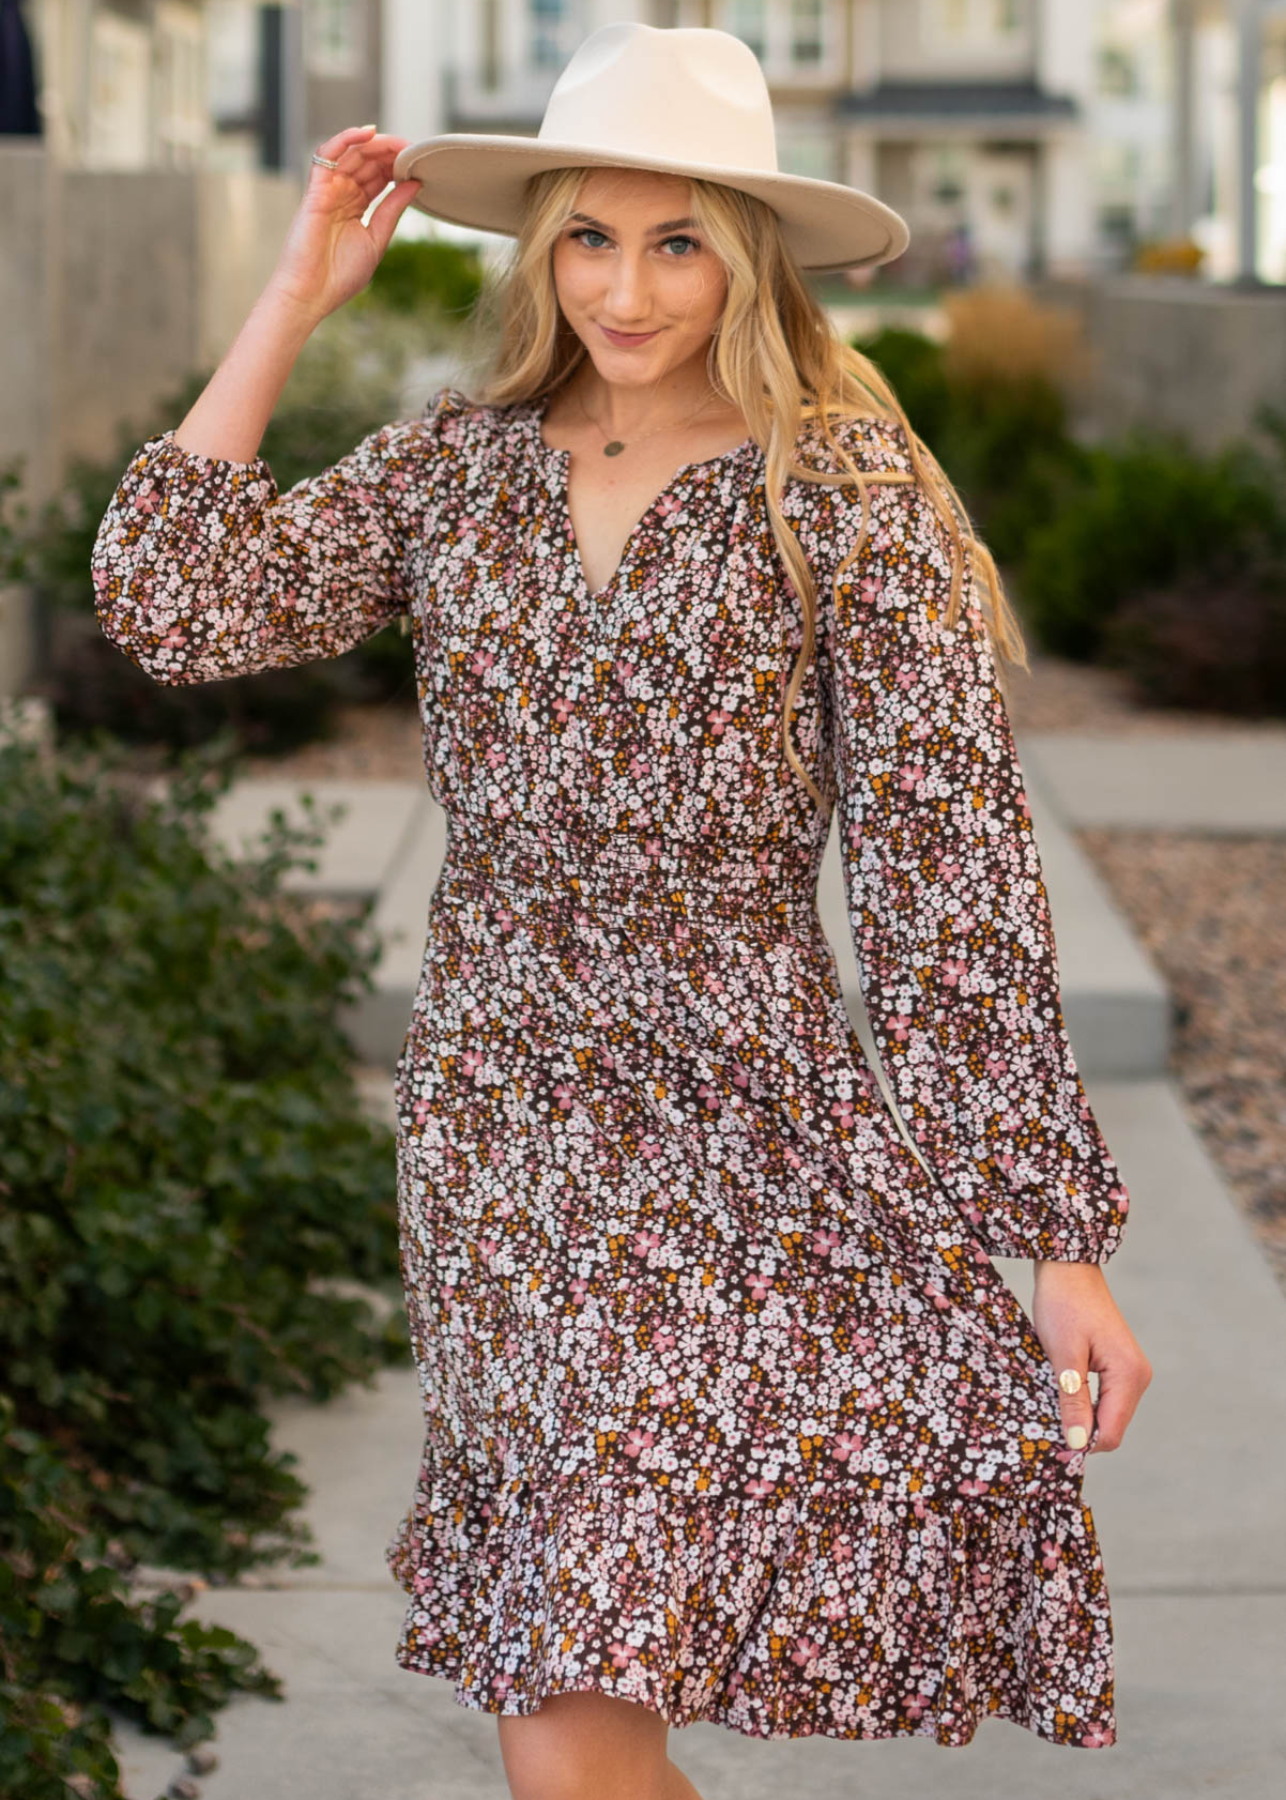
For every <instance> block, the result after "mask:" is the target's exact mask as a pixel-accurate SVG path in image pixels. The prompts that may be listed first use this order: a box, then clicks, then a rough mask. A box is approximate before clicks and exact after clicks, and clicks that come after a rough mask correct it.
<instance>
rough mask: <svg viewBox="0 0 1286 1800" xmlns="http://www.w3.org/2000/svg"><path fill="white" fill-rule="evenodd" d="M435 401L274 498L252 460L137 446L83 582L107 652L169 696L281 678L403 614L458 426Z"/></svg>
mask: <svg viewBox="0 0 1286 1800" xmlns="http://www.w3.org/2000/svg"><path fill="white" fill-rule="evenodd" d="M460 399H461V396H459V395H458V394H457V393H456V392H455V390H453V389H442V390H440V391H439V393H438V394H437V395H436V396H435V397H434V399H433V400H432V401H430V402H429V404H428V406H427V407H426V409H425V413H424V415H423V416H422V417H421V418H419V419H412V420H407V421H401V422H398V423H396V424H391V425H385V426H382V427H381V428H380V429H379V430H378V431H373V432H371V433H370V435H369V436H367V437H365V438H363V439H362V441H361V442H360V443H359V444H358V445H357V446H356V448H355V449H354V450H352V451H351V452H350V453H349V454H348V455H347V456H344V457H342V458H341V459H340V460H339V461H338V462H336V463H334V464H333V465H332V466H331V467H330V468H328V469H324V470H323V471H322V472H321V473H320V474H319V475H316V476H312V477H310V478H308V479H306V480H304V481H300V482H297V483H296V484H295V486H294V487H292V488H290V489H288V490H287V491H286V492H285V493H279V492H278V490H277V484H276V481H275V480H274V478H273V474H272V470H271V469H270V467H269V466H268V464H267V462H266V461H265V460H264V459H263V457H261V456H260V457H256V458H255V459H254V460H253V461H251V462H235V461H229V460H224V459H222V458H218V457H211V456H203V455H199V454H197V453H196V452H194V451H189V450H184V449H181V448H180V447H179V445H177V444H176V443H175V442H174V433H173V431H165V432H162V433H160V434H159V435H158V436H155V437H151V438H149V439H148V440H147V441H146V442H145V443H144V444H143V445H142V446H141V448H140V449H139V450H138V451H136V453H135V454H134V456H133V457H132V458H131V460H130V462H129V464H128V465H127V467H126V469H125V472H124V474H123V475H122V477H121V479H120V482H119V484H118V485H117V488H116V492H115V494H114V495H113V497H112V500H111V502H110V504H109V506H108V508H107V511H106V513H105V514H104V516H103V519H102V521H101V523H100V525H99V528H98V535H97V538H96V540H95V544H94V550H93V553H92V556H91V559H90V569H91V573H92V576H93V581H94V594H95V607H96V610H97V613H98V619H99V623H100V624H101V626H102V629H103V632H104V634H105V635H106V636H107V638H108V639H110V641H111V642H112V643H113V644H115V645H116V646H117V648H118V649H120V650H121V651H123V652H124V654H125V655H126V656H128V657H129V659H130V660H131V661H132V662H134V663H136V664H137V665H138V666H139V668H141V669H142V670H144V672H145V673H146V674H148V675H151V676H152V677H153V678H154V679H155V680H157V681H159V682H163V683H166V684H167V685H170V686H181V685H186V684H190V683H195V682H201V681H215V680H221V679H223V678H226V677H228V676H234V675H249V674H255V673H258V672H259V671H260V670H263V669H274V668H276V669H284V668H290V667H292V666H293V665H295V664H297V663H304V662H313V661H317V660H320V659H322V658H325V657H334V656H339V655H341V654H342V653H343V652H344V651H346V650H351V649H352V648H353V647H354V645H356V644H359V643H361V642H362V641H363V639H365V638H368V637H371V636H372V635H373V634H374V633H375V632H377V631H378V630H380V628H381V627H382V626H384V625H386V624H387V623H389V621H390V620H392V619H394V618H396V617H398V615H399V614H401V613H405V612H409V611H410V610H411V608H412V605H413V599H414V587H415V580H414V570H413V567H412V556H413V551H414V549H415V548H416V547H418V546H422V545H423V543H424V540H425V534H426V530H427V529H428V527H429V526H430V524H431V519H430V517H429V516H428V515H429V514H430V513H431V510H432V504H433V498H434V493H435V488H436V486H437V484H438V483H439V482H440V481H441V480H443V479H444V478H447V469H448V463H449V459H450V446H449V444H448V443H447V442H446V441H445V439H444V437H443V434H442V431H441V425H442V422H443V420H444V419H445V418H446V417H447V416H448V415H451V414H453V413H454V412H456V411H458V402H459V400H460Z"/></svg>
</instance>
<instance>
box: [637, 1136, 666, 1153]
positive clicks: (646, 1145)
mask: <svg viewBox="0 0 1286 1800" xmlns="http://www.w3.org/2000/svg"><path fill="white" fill-rule="evenodd" d="M660 1154H661V1146H660V1145H659V1144H658V1143H657V1141H656V1139H655V1138H644V1139H643V1140H642V1142H641V1143H640V1144H639V1155H640V1156H647V1157H652V1156H659V1155H660Z"/></svg>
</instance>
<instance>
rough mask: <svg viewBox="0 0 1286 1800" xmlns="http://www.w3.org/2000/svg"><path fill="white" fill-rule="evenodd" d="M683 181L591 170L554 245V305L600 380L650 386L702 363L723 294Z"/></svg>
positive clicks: (724, 286)
mask: <svg viewBox="0 0 1286 1800" xmlns="http://www.w3.org/2000/svg"><path fill="white" fill-rule="evenodd" d="M689 198H690V195H689V189H688V183H687V181H686V180H685V179H684V178H683V177H682V176H680V175H660V174H656V173H654V172H653V171H651V170H648V169H592V170H591V171H590V173H589V175H588V176H587V178H586V180H585V182H584V185H583V186H582V188H581V191H580V197H579V199H578V200H577V201H576V206H575V211H574V212H573V214H572V216H571V218H570V219H569V220H568V222H567V224H566V225H565V226H564V227H563V229H562V231H561V232H560V233H559V235H558V238H557V239H556V240H555V243H554V251H553V272H554V286H555V289H556V290H557V293H558V304H559V305H560V307H561V308H562V311H563V315H564V317H565V318H566V320H567V322H568V324H569V325H570V326H571V328H572V330H573V331H574V332H575V333H576V335H577V337H578V338H579V339H580V340H581V342H582V343H583V344H584V346H585V348H586V349H587V350H588V352H589V354H590V356H591V357H592V359H593V362H594V366H595V368H596V369H597V370H598V373H599V374H600V375H601V376H602V378H603V380H604V381H607V382H611V383H612V384H613V385H615V386H620V387H650V386H652V385H653V384H654V383H655V382H657V381H659V380H660V379H661V378H663V377H664V376H666V375H668V374H670V373H671V372H672V371H673V370H675V369H678V368H681V367H682V366H683V365H685V364H689V363H691V362H692V361H693V359H699V363H700V364H702V365H703V364H704V361H705V357H706V353H707V349H708V347H709V343H710V338H711V334H712V333H713V331H714V329H715V326H716V325H717V324H718V323H719V319H720V316H721V314H722V312H723V307H724V301H725V299H726V296H727V291H728V280H727V275H726V273H725V271H724V267H723V264H722V263H721V262H720V261H719V259H718V257H717V256H716V255H715V253H714V251H713V250H712V249H711V248H710V246H709V244H708V243H707V242H706V240H705V239H704V238H703V237H702V236H701V234H700V233H699V232H698V230H697V228H696V226H695V224H694V223H693V222H692V218H691V214H690V212H689Z"/></svg>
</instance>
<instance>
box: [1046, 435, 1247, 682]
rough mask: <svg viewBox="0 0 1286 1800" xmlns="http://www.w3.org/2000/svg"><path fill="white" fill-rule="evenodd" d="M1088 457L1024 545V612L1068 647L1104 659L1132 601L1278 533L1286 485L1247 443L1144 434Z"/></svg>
mask: <svg viewBox="0 0 1286 1800" xmlns="http://www.w3.org/2000/svg"><path fill="white" fill-rule="evenodd" d="M1084 459H1085V460H1084V467H1085V476H1084V479H1083V482H1082V483H1081V484H1080V485H1079V486H1074V487H1071V488H1070V489H1069V490H1068V491H1067V492H1065V493H1064V495H1063V497H1062V500H1061V504H1060V506H1059V507H1058V510H1057V512H1056V514H1055V516H1053V517H1052V518H1050V519H1049V520H1048V521H1047V522H1045V523H1043V524H1036V525H1034V526H1033V528H1032V529H1031V530H1030V531H1029V532H1028V534H1027V537H1026V540H1025V543H1024V546H1023V559H1022V569H1021V575H1020V586H1021V591H1022V599H1023V611H1024V614H1025V616H1026V617H1027V618H1028V619H1029V620H1030V621H1031V623H1032V626H1033V628H1034V629H1035V631H1036V632H1037V634H1038V636H1039V638H1040V640H1041V642H1042V643H1043V644H1044V645H1045V647H1046V648H1047V649H1049V650H1052V651H1055V652H1056V653H1058V654H1060V655H1063V656H1069V657H1072V658H1075V659H1080V660H1090V659H1092V658H1094V657H1096V656H1097V655H1098V654H1099V653H1100V651H1101V649H1102V647H1103V639H1104V632H1105V630H1106V627H1107V624H1108V621H1109V620H1110V619H1111V618H1112V616H1113V615H1114V614H1115V613H1116V611H1117V610H1118V608H1119V607H1120V606H1121V605H1122V604H1123V602H1125V601H1126V600H1127V599H1129V598H1131V597H1132V596H1134V595H1136V594H1140V593H1142V592H1145V591H1148V590H1154V589H1156V588H1157V587H1158V586H1163V585H1165V584H1168V583H1169V582H1171V581H1172V580H1173V579H1175V578H1176V577H1177V576H1179V575H1180V574H1181V573H1183V572H1187V573H1188V574H1190V575H1196V574H1197V573H1198V572H1199V571H1201V570H1202V569H1206V568H1208V567H1210V565H1211V563H1212V561H1214V560H1215V559H1218V560H1219V561H1220V562H1223V561H1224V560H1225V559H1226V558H1229V557H1231V558H1232V559H1233V560H1234V561H1237V560H1241V559H1247V558H1250V557H1252V556H1253V555H1254V554H1255V553H1256V547H1257V546H1260V545H1263V544H1267V543H1271V542H1272V541H1273V539H1274V538H1275V537H1276V536H1277V535H1278V534H1279V532H1280V528H1281V496H1280V492H1279V491H1275V490H1279V488H1280V483H1279V482H1275V481H1274V479H1273V477H1272V474H1271V472H1270V471H1269V469H1268V467H1267V466H1266V464H1265V463H1264V461H1263V459H1262V458H1260V457H1258V456H1257V455H1255V454H1253V453H1252V452H1251V451H1249V450H1248V448H1247V447H1245V446H1243V445H1234V446H1232V447H1231V448H1229V449H1227V450H1224V451H1221V452H1219V453H1217V454H1215V455H1213V456H1209V457H1205V456H1200V455H1198V454H1197V453H1196V452H1194V451H1192V450H1190V449H1188V448H1187V447H1186V446H1185V445H1184V444H1183V443H1181V442H1179V441H1178V440H1175V439H1171V438H1165V437H1160V436H1154V435H1150V434H1145V433H1142V432H1134V433H1132V434H1131V435H1130V436H1129V437H1128V438H1127V439H1126V440H1125V441H1124V443H1123V444H1121V445H1118V446H1112V447H1106V446H1099V447H1096V448H1093V449H1090V450H1087V451H1085V452H1084Z"/></svg>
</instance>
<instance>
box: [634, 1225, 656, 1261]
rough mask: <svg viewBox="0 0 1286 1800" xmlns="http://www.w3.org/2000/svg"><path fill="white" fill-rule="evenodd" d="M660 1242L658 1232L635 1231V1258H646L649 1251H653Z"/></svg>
mask: <svg viewBox="0 0 1286 1800" xmlns="http://www.w3.org/2000/svg"><path fill="white" fill-rule="evenodd" d="M660 1242H661V1234H660V1232H659V1231H636V1232H635V1233H634V1254H635V1256H646V1255H647V1254H648V1252H649V1251H650V1250H655V1249H656V1247H657V1245H658V1244H659V1243H660Z"/></svg>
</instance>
